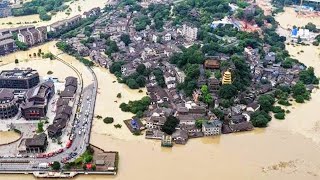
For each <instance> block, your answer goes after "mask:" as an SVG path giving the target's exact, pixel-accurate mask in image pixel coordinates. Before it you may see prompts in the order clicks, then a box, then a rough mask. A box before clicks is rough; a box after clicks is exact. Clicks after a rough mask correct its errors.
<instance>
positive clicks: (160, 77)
mask: <svg viewBox="0 0 320 180" xmlns="http://www.w3.org/2000/svg"><path fill="white" fill-rule="evenodd" d="M152 74H153V75H154V76H155V77H156V81H157V84H158V85H159V86H160V87H162V88H164V87H165V86H166V84H165V81H164V77H163V72H162V70H161V69H160V68H155V69H153V70H152Z"/></svg>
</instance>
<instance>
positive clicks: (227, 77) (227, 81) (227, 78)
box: [222, 70, 232, 84]
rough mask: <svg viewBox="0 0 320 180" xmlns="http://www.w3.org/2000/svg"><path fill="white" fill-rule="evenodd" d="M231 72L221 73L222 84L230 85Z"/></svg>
mask: <svg viewBox="0 0 320 180" xmlns="http://www.w3.org/2000/svg"><path fill="white" fill-rule="evenodd" d="M231 82H232V80H231V72H230V71H229V70H227V71H225V72H224V73H223V77H222V84H231Z"/></svg>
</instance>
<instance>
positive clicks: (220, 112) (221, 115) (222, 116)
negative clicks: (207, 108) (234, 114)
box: [212, 108, 224, 120]
mask: <svg viewBox="0 0 320 180" xmlns="http://www.w3.org/2000/svg"><path fill="white" fill-rule="evenodd" d="M212 112H213V114H215V115H216V116H217V117H218V118H219V119H220V120H223V118H224V113H223V111H221V110H220V109H217V108H215V109H213V110H212Z"/></svg>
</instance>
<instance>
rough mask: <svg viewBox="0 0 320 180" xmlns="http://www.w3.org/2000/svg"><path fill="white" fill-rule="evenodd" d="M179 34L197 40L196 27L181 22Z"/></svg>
mask: <svg viewBox="0 0 320 180" xmlns="http://www.w3.org/2000/svg"><path fill="white" fill-rule="evenodd" d="M181 34H182V35H183V36H185V37H186V38H187V39H188V40H190V41H194V40H197V36H198V28H196V27H191V26H188V25H187V24H183V26H182V31H181Z"/></svg>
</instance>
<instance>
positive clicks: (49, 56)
mask: <svg viewBox="0 0 320 180" xmlns="http://www.w3.org/2000/svg"><path fill="white" fill-rule="evenodd" d="M43 58H49V59H50V60H53V59H55V57H54V55H53V54H52V53H51V52H48V53H45V54H44V55H43Z"/></svg>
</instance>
